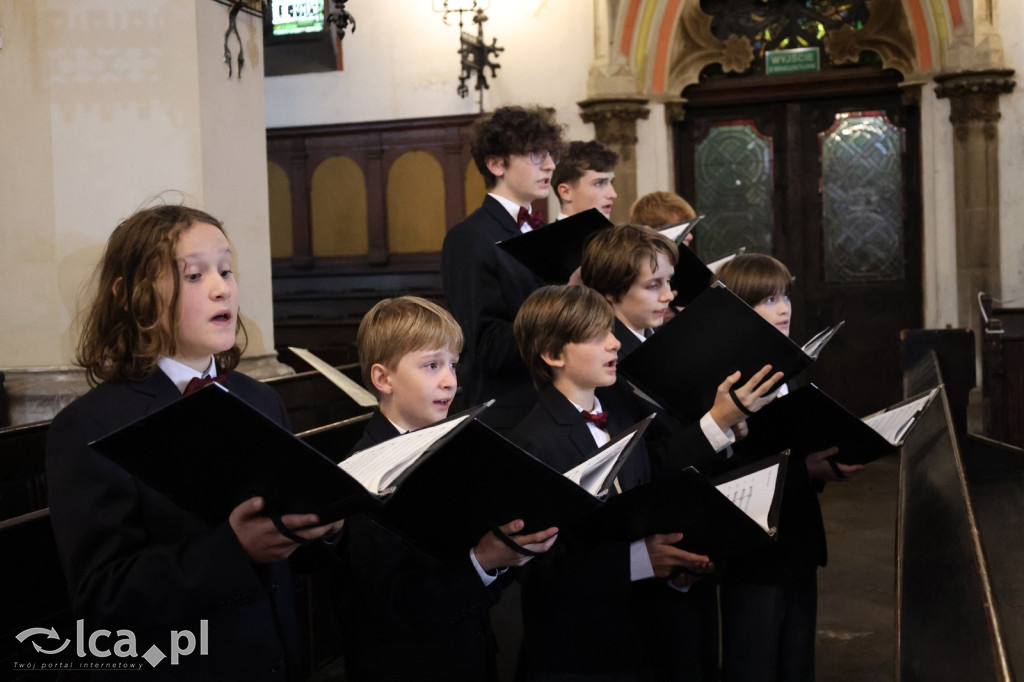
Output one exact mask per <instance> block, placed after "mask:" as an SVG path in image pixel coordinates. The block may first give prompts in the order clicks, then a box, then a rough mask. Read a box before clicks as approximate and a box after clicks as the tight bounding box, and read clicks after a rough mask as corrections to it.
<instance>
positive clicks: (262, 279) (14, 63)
mask: <svg viewBox="0 0 1024 682" xmlns="http://www.w3.org/2000/svg"><path fill="white" fill-rule="evenodd" d="M226 26H227V7H225V6H223V5H219V4H217V3H214V2H212V1H211V0H193V1H192V2H182V1H181V0H118V1H117V2H112V1H110V0H106V1H105V0H78V1H76V2H74V3H67V2H63V1H61V0H35V1H33V2H24V1H23V0H0V30H2V32H3V34H2V35H3V47H2V48H0V82H2V83H4V85H5V93H4V96H3V97H0V159H2V161H3V163H2V164H0V167H2V170H0V231H2V235H3V249H2V250H0V262H2V264H3V268H2V271H0V287H2V290H3V291H5V292H19V295H10V294H9V293H8V295H5V296H3V297H0V320H2V324H0V368H2V369H8V370H10V369H12V368H13V369H17V368H43V367H48V368H54V367H61V366H66V365H69V364H70V363H71V360H72V347H73V342H74V338H73V337H74V334H75V330H74V329H73V327H72V319H73V318H74V316H75V314H76V312H77V310H78V309H79V308H80V305H81V303H82V301H83V294H84V292H85V289H86V286H87V283H88V280H89V277H90V274H91V272H92V269H93V267H94V265H95V263H96V262H97V260H98V258H99V256H100V254H101V252H102V249H103V245H104V243H105V241H106V238H107V236H108V235H109V234H110V232H111V230H113V228H114V227H115V226H116V224H117V223H118V222H119V221H120V220H121V219H123V218H124V217H126V216H128V215H129V214H131V213H132V212H133V211H134V210H135V209H136V208H138V207H139V206H141V205H143V204H144V203H146V202H147V201H150V200H152V199H153V198H154V197H156V196H158V195H161V194H162V193H166V194H164V196H166V199H167V200H168V201H176V200H180V199H181V198H182V197H183V198H184V200H185V201H186V202H187V203H191V204H194V205H197V206H200V207H203V208H205V209H207V210H209V211H210V212H212V213H214V214H216V215H218V216H219V217H221V218H223V219H224V220H225V222H226V223H227V225H228V227H229V229H230V230H231V236H232V237H233V239H234V241H235V243H236V245H237V246H238V250H239V255H240V263H241V267H240V269H241V270H242V271H243V272H244V273H245V276H246V280H247V284H248V285H249V286H248V288H247V289H246V299H245V308H244V310H245V313H246V315H247V318H249V320H250V325H249V326H250V330H251V331H252V332H254V333H253V334H252V337H253V341H254V343H253V344H252V350H253V351H255V352H260V351H264V350H268V349H270V348H272V344H273V331H272V308H271V302H270V294H269V292H270V284H269V279H270V278H269V237H268V232H269V227H268V225H269V221H268V217H267V199H266V191H267V189H266V177H265V176H266V172H265V168H266V163H265V158H266V156H265V137H264V112H263V89H262V64H261V62H260V55H261V52H262V47H261V42H262V38H261V33H260V30H259V26H260V25H259V19H258V18H253V17H248V16H246V15H240V17H239V30H240V32H241V33H242V35H243V37H244V38H245V39H246V40H247V41H248V42H247V45H246V52H247V60H248V64H247V67H246V71H245V73H244V75H243V78H242V80H241V81H238V80H232V81H231V82H228V80H227V74H226V68H225V67H224V64H223V57H222V44H223V33H224V29H225V28H226ZM168 190H176V192H172V193H167V191H168ZM250 282H251V283H250ZM9 374H10V373H9Z"/></svg>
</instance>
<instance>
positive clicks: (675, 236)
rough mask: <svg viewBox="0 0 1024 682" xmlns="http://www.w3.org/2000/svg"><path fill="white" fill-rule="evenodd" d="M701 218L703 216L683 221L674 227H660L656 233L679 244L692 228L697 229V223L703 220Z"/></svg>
mask: <svg viewBox="0 0 1024 682" xmlns="http://www.w3.org/2000/svg"><path fill="white" fill-rule="evenodd" d="M703 218H704V216H703V215H699V216H697V217H695V218H690V219H689V220H684V221H683V222H681V223H678V224H676V225H668V226H667V227H662V228H660V229H659V230H658V232H660V233H661V234H663V235H665V236H666V237H668V238H669V239H671V240H672V241H674V242H675V243H676V244H679V243H680V242H681V241H682V240H683V239H684V238H685V237H686V235H687V234H689V233H690V232H691V231H692V230H693V228H695V227H697V223H699V222H700V221H701V220H703Z"/></svg>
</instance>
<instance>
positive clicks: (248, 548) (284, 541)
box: [228, 497, 344, 563]
mask: <svg viewBox="0 0 1024 682" xmlns="http://www.w3.org/2000/svg"><path fill="white" fill-rule="evenodd" d="M265 506H266V502H265V501H264V500H263V498H262V497H252V498H249V499H248V500H246V501H245V502H242V503H241V504H240V505H238V506H237V507H235V508H234V510H232V512H231V516H230V517H228V523H229V524H230V525H231V530H233V531H234V532H235V537H237V538H238V542H239V544H241V545H242V549H244V550H245V553H246V554H248V555H249V558H250V559H252V560H253V561H254V562H256V563H270V562H272V561H280V560H281V559H287V558H288V557H289V556H291V553H292V552H294V551H295V550H296V549H297V548H298V546H299V543H297V542H295V541H294V540H289V539H288V538H286V537H285V536H283V535H281V533H280V532H278V530H277V528H276V527H274V522H273V521H271V520H270V517H269V516H266V515H264V514H263V513H262V511H263V508H264V507H265ZM319 521H320V518H319V517H318V516H317V515H316V514H287V515H285V516H282V517H281V522H282V523H283V524H284V525H285V526H287V527H288V528H289V529H291V530H292V532H294V533H295V534H296V535H298V536H299V537H301V538H303V539H305V540H317V539H319V538H322V537H325V536H327V535H333V534H334V533H337V532H338V531H340V530H341V527H342V525H343V524H344V520H341V521H335V522H334V523H328V524H324V525H322V526H318V525H316V524H317V523H318V522H319ZM299 529H301V530H299Z"/></svg>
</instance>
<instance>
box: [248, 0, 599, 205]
mask: <svg viewBox="0 0 1024 682" xmlns="http://www.w3.org/2000/svg"><path fill="white" fill-rule="evenodd" d="M433 4H434V5H438V6H440V5H441V3H440V2H434V3H433ZM348 10H349V11H350V12H351V13H352V14H353V15H354V16H355V18H356V21H357V27H356V31H355V33H351V32H349V33H346V35H345V38H344V41H343V47H342V53H343V57H344V64H345V69H344V71H337V72H332V73H311V74H301V75H293V76H274V77H270V78H267V79H266V93H267V106H266V109H267V127H269V128H276V127H285V126H299V125H315V124H327V123H351V122H358V121H376V120H392V119H405V118H418V117H424V116H451V115H456V114H472V113H475V112H477V111H478V110H479V109H478V105H477V98H476V91H474V90H472V87H473V85H474V81H472V80H471V81H469V83H468V84H469V86H470V96H469V97H467V98H465V99H462V98H460V97H459V96H458V94H456V88H457V86H458V83H459V81H458V76H459V72H460V67H459V56H458V48H459V30H458V18H457V17H455V16H451V17H450V18H449V21H450V22H451V24H452V25H450V26H446V25H445V24H444V23H443V22H442V21H441V14H438V13H435V12H433V11H432V9H431V2H430V1H429V0H387V2H360V3H351V4H350V5H349V6H348ZM487 15H488V17H489V20H488V21H487V22H486V23H485V24H484V39H485V41H486V42H487V43H488V44H489V43H490V42H491V40H492V39H493V38H497V39H498V46H499V47H504V48H505V51H504V52H503V53H502V54H501V55H500V56H499V57H498V63H499V64H501V68H499V69H498V72H497V77H496V78H490V71H488V72H487V75H488V80H489V83H490V90H487V91H486V92H485V93H484V108H485V109H487V110H491V109H494V108H496V107H499V106H502V105H505V104H540V105H543V106H550V107H553V108H554V109H555V111H556V115H557V117H558V120H559V121H561V122H562V123H565V124H567V125H568V139H585V140H589V139H593V137H594V127H593V125H591V124H587V123H583V122H582V121H581V120H580V116H579V107H577V106H576V102H578V101H581V100H583V99H586V97H587V72H588V70H589V69H590V65H591V62H592V61H593V58H594V44H593V40H594V38H593V35H594V28H593V4H592V3H591V2H587V1H586V0H492V1H491V3H490V9H489V10H488V11H487ZM465 22H466V30H467V31H471V32H473V33H474V34H475V32H476V26H475V25H474V24H472V23H471V22H470V16H469V15H466V17H465ZM549 208H550V210H552V211H557V201H555V200H554V199H552V200H551V204H550V207H549Z"/></svg>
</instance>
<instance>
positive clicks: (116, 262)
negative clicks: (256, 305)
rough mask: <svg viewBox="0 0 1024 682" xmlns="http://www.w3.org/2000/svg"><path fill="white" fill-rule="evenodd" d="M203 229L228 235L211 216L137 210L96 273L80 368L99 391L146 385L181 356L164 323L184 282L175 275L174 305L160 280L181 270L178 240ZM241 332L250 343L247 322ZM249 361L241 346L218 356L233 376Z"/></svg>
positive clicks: (174, 334) (166, 208)
mask: <svg viewBox="0 0 1024 682" xmlns="http://www.w3.org/2000/svg"><path fill="white" fill-rule="evenodd" d="M196 223H209V224H210V225H213V226H214V227H216V228H217V229H218V230H220V231H221V232H223V231H224V226H223V225H222V224H221V223H220V221H219V220H217V219H216V218H214V217H213V216H211V215H209V214H208V213H205V212H203V211H200V210H198V209H194V208H189V207H187V206H171V205H160V206H153V207H150V208H145V209H142V210H140V211H137V212H136V213H134V214H133V215H132V216H130V217H129V218H127V219H126V220H124V221H123V222H122V223H121V224H120V225H118V226H117V228H116V229H114V231H113V233H111V235H110V238H109V239H108V240H107V246H106V249H105V251H104V253H103V258H102V259H101V260H100V263H99V265H98V266H97V271H96V273H95V275H94V278H95V280H96V292H95V293H94V295H93V299H92V303H91V304H90V305H89V306H88V307H87V308H86V309H85V310H84V311H83V314H84V321H83V323H82V334H81V337H80V338H79V341H78V347H77V349H76V362H77V364H78V365H80V366H81V367H84V368H85V372H86V378H87V379H88V381H89V383H90V384H91V385H96V384H98V383H100V382H103V381H106V380H108V379H113V380H116V381H131V380H136V379H142V378H144V377H147V376H149V375H151V374H152V373H153V372H155V371H156V369H157V360H158V359H159V357H160V356H161V355H174V354H175V353H176V352H177V349H178V330H177V328H176V327H175V325H167V324H164V320H165V319H168V314H169V311H173V310H177V307H178V298H179V294H180V289H181V282H180V278H179V277H174V276H172V277H170V280H171V281H172V282H173V289H172V290H171V292H172V293H171V296H170V299H169V300H167V298H166V297H165V296H164V295H163V294H162V293H161V287H160V281H161V279H162V278H164V277H165V276H167V275H168V274H174V273H177V272H178V265H177V260H176V256H175V249H176V247H177V243H178V238H179V237H180V235H181V234H182V233H183V232H185V231H186V230H188V229H189V228H190V227H192V225H194V224H196ZM236 332H239V333H241V335H242V338H243V339H245V338H246V335H245V327H244V326H243V325H242V320H241V316H239V317H238V321H237V327H236ZM243 346H244V344H243ZM241 355H242V348H241V347H239V346H238V345H237V344H236V345H235V346H234V347H232V348H231V349H229V350H226V351H224V352H222V353H218V354H217V355H216V356H215V358H216V361H217V367H218V368H219V369H220V370H221V371H231V370H233V369H234V368H235V367H236V366H237V365H238V360H239V358H240V357H241Z"/></svg>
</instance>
